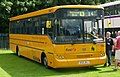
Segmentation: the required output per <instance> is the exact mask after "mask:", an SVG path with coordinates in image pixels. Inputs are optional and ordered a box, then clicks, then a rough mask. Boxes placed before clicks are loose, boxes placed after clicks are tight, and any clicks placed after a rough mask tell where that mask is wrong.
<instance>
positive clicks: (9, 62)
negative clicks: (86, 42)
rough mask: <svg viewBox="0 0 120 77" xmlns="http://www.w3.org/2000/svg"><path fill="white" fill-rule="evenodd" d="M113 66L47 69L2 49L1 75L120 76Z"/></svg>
mask: <svg viewBox="0 0 120 77" xmlns="http://www.w3.org/2000/svg"><path fill="white" fill-rule="evenodd" d="M112 68H113V66H111V67H102V66H96V67H92V68H67V69H46V68H45V67H44V66H42V65H41V64H39V63H37V62H34V61H31V60H29V59H26V58H23V57H17V56H16V55H15V54H14V53H12V52H11V51H10V50H9V51H8V50H0V77H120V70H118V71H113V69H112Z"/></svg>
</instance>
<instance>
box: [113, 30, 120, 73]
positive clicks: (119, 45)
mask: <svg viewBox="0 0 120 77" xmlns="http://www.w3.org/2000/svg"><path fill="white" fill-rule="evenodd" d="M115 49H116V50H115V69H114V70H115V71H117V69H118V61H119V60H120V31H118V36H117V37H116V43H115Z"/></svg>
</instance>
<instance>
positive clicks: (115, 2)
mask: <svg viewBox="0 0 120 77" xmlns="http://www.w3.org/2000/svg"><path fill="white" fill-rule="evenodd" d="M117 4H120V1H114V2H109V3H105V4H101V5H100V6H101V7H108V6H113V5H117Z"/></svg>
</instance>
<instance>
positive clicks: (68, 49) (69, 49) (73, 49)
mask: <svg viewBox="0 0 120 77" xmlns="http://www.w3.org/2000/svg"><path fill="white" fill-rule="evenodd" d="M66 51H76V49H75V48H66Z"/></svg>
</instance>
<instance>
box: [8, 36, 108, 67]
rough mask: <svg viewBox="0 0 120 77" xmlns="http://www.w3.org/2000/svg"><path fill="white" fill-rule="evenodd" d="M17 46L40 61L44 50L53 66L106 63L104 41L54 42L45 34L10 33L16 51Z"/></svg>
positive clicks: (27, 55)
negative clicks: (95, 42) (80, 42)
mask: <svg viewBox="0 0 120 77" xmlns="http://www.w3.org/2000/svg"><path fill="white" fill-rule="evenodd" d="M16 46H18V47H19V52H20V54H21V55H22V56H25V57H27V58H29V59H32V60H35V61H37V62H40V63H41V53H42V52H44V53H45V54H46V56H47V59H48V65H49V66H50V67H53V68H65V67H84V66H94V65H99V64H104V63H105V58H106V56H105V44H104V43H98V44H93V43H89V44H87V43H86V44H52V42H51V40H50V39H49V37H48V36H45V35H25V34H24V35H23V34H10V49H11V50H12V51H14V52H15V51H16ZM86 61H89V63H84V62H86ZM81 62H83V64H82V63H81Z"/></svg>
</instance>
